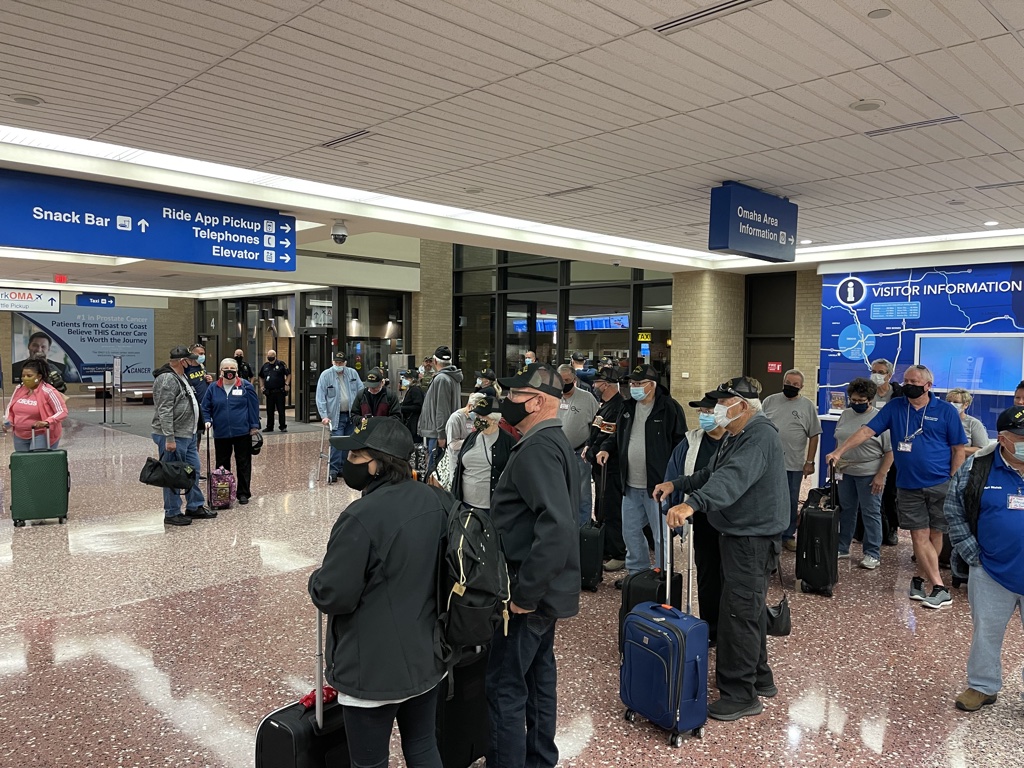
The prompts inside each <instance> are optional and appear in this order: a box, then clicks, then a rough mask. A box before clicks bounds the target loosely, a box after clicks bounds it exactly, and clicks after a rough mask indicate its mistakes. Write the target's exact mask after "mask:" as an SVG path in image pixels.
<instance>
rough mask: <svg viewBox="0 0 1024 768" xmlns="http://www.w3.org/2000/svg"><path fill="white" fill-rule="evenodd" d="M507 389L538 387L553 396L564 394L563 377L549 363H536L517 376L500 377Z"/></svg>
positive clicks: (500, 381) (537, 388) (500, 382)
mask: <svg viewBox="0 0 1024 768" xmlns="http://www.w3.org/2000/svg"><path fill="white" fill-rule="evenodd" d="M498 383H499V384H501V386H503V387H504V388H505V389H536V390H538V391H540V392H543V393H544V394H545V395H551V396H552V397H561V396H562V377H561V376H559V375H558V372H557V371H556V370H555V369H554V368H552V367H551V366H550V365H548V364H547V363H534V364H533V365H528V366H526V367H525V368H523V369H522V370H521V371H519V373H517V374H516V375H515V376H509V377H508V378H505V379H498Z"/></svg>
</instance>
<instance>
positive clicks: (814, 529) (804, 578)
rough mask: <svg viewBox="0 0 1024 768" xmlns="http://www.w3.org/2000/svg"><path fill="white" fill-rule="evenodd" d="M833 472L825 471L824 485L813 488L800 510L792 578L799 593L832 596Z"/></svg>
mask: <svg viewBox="0 0 1024 768" xmlns="http://www.w3.org/2000/svg"><path fill="white" fill-rule="evenodd" d="M836 493H837V490H836V470H835V467H831V466H830V467H829V469H828V486H827V487H825V488H813V489H812V490H811V492H810V493H809V494H808V495H807V501H806V502H804V506H803V509H802V510H801V511H800V526H799V528H797V533H796V577H797V579H799V580H800V589H801V591H803V592H817V593H818V594H822V595H825V596H826V597H832V590H833V588H834V587H835V585H836V583H837V582H838V581H839V504H838V502H837V501H836Z"/></svg>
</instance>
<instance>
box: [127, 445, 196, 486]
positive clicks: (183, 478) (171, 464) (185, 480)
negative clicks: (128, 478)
mask: <svg viewBox="0 0 1024 768" xmlns="http://www.w3.org/2000/svg"><path fill="white" fill-rule="evenodd" d="M166 455H167V456H170V455H171V454H166ZM139 482H140V483H145V484H146V485H155V486H157V487H159V488H170V489H171V490H176V491H187V490H189V489H190V488H191V487H192V486H193V485H195V482H196V473H195V470H194V469H193V468H192V465H191V464H189V463H188V462H185V461H161V460H160V459H154V458H153V457H152V456H147V457H146V464H145V466H144V467H143V468H142V472H140V473H139Z"/></svg>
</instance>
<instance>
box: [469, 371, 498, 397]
mask: <svg viewBox="0 0 1024 768" xmlns="http://www.w3.org/2000/svg"><path fill="white" fill-rule="evenodd" d="M473 391H474V392H479V393H480V394H482V395H487V396H488V397H501V387H499V386H498V375H497V374H496V373H495V372H494V371H493V370H491V369H490V368H484V369H483V370H482V371H477V372H476V388H475V389H474V390H473Z"/></svg>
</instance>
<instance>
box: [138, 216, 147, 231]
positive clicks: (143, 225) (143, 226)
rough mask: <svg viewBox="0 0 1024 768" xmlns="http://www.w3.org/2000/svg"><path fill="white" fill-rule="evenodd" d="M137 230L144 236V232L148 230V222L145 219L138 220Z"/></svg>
mask: <svg viewBox="0 0 1024 768" xmlns="http://www.w3.org/2000/svg"><path fill="white" fill-rule="evenodd" d="M139 229H141V230H142V232H143V234H145V232H146V230H147V229H149V222H148V221H146V220H145V219H139Z"/></svg>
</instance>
